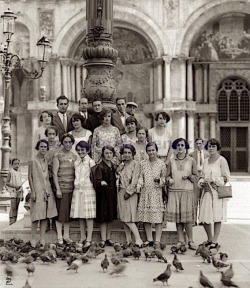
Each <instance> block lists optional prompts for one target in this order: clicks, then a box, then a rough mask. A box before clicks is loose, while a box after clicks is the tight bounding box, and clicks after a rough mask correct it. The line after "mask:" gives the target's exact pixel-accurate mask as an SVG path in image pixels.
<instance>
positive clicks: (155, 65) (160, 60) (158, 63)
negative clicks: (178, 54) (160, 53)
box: [152, 58, 163, 67]
mask: <svg viewBox="0 0 250 288" xmlns="http://www.w3.org/2000/svg"><path fill="white" fill-rule="evenodd" d="M162 63H163V60H162V58H156V59H155V60H154V61H153V62H152V64H153V67H158V66H159V65H162Z"/></svg>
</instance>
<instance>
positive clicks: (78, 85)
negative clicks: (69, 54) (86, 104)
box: [76, 64, 81, 101]
mask: <svg viewBox="0 0 250 288" xmlns="http://www.w3.org/2000/svg"><path fill="white" fill-rule="evenodd" d="M80 99H81V65H80V64H77V65H76V100H77V101H79V100H80Z"/></svg>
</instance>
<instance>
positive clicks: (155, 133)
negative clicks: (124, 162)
mask: <svg viewBox="0 0 250 288" xmlns="http://www.w3.org/2000/svg"><path fill="white" fill-rule="evenodd" d="M155 121H156V125H155V127H153V128H151V129H149V130H148V141H149V142H152V141H153V142H155V143H156V144H157V146H158V147H159V149H158V157H159V158H160V159H162V160H163V161H164V162H165V164H168V163H169V161H170V157H171V155H172V151H171V142H172V141H171V139H172V134H171V132H170V131H169V129H168V128H167V123H168V122H169V121H170V117H169V115H168V114H167V113H166V112H159V113H157V114H156V116H155Z"/></svg>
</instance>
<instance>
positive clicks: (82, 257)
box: [81, 255, 89, 263]
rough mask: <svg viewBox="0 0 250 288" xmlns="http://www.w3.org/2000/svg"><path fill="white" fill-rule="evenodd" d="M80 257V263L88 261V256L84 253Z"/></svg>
mask: <svg viewBox="0 0 250 288" xmlns="http://www.w3.org/2000/svg"><path fill="white" fill-rule="evenodd" d="M81 259H82V263H88V262H89V258H88V257H86V256H85V255H83V256H81Z"/></svg>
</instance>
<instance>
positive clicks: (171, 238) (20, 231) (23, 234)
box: [2, 218, 177, 245]
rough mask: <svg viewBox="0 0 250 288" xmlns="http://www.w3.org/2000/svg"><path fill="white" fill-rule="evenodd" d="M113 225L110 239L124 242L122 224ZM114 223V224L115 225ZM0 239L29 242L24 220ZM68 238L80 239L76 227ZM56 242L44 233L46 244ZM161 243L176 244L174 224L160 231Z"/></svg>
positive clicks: (97, 232) (53, 234)
mask: <svg viewBox="0 0 250 288" xmlns="http://www.w3.org/2000/svg"><path fill="white" fill-rule="evenodd" d="M115 223H117V224H118V223H119V227H117V226H118V225H117V226H116V225H115V226H114V227H113V228H112V233H111V237H112V240H113V241H117V242H120V243H122V242H125V233H124V230H123V228H122V225H123V224H122V223H121V222H119V221H115ZM115 223H114V224H115ZM139 231H140V234H141V237H142V240H143V241H145V240H146V234H145V231H144V230H141V229H139ZM153 234H155V231H154V228H153ZM2 237H3V239H4V240H8V239H11V238H14V237H15V238H20V239H22V240H23V241H29V240H30V228H24V218H23V219H21V220H19V221H17V222H16V223H14V224H12V225H11V226H8V227H7V228H5V229H3V230H2ZM70 237H71V238H72V240H74V241H78V240H79V239H80V230H79V228H77V227H71V228H70ZM37 239H39V229H38V230H37ZM56 240H57V235H56V232H55V231H53V230H52V231H48V232H47V233H46V242H48V243H51V242H55V241H56ZM93 240H94V241H97V242H98V241H100V240H101V237H100V229H99V228H98V227H95V228H94V231H93ZM161 241H162V243H165V244H167V245H171V244H175V243H176V242H177V232H176V229H175V225H174V223H168V227H167V228H163V231H162V239H161Z"/></svg>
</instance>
